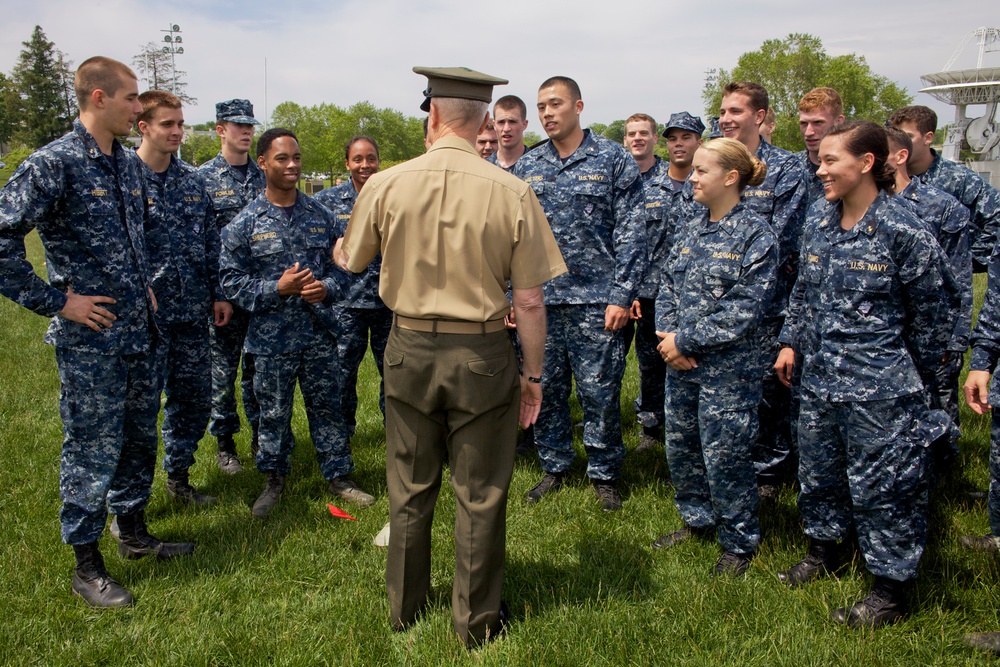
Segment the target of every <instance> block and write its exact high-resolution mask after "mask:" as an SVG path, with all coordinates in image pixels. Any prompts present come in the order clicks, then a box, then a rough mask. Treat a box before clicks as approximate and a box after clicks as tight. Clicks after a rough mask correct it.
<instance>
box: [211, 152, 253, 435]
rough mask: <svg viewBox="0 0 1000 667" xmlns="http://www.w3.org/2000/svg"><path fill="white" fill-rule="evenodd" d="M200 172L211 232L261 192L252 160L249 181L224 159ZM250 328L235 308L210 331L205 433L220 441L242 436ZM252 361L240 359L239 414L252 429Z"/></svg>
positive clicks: (246, 318) (219, 157)
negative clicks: (208, 410) (245, 353)
mask: <svg viewBox="0 0 1000 667" xmlns="http://www.w3.org/2000/svg"><path fill="white" fill-rule="evenodd" d="M198 171H199V172H201V174H202V175H203V176H204V178H205V188H206V190H207V191H208V195H209V196H210V197H211V198H212V208H213V209H214V211H215V226H216V228H217V229H218V230H219V232H220V233H221V232H222V228H223V227H225V226H226V225H228V224H229V223H230V221H232V219H233V218H235V217H236V215H237V214H238V213H239V212H240V211H242V210H243V207H245V206H246V205H247V204H249V203H250V202H252V201H253V200H254V199H256V198H257V196H258V195H260V193H261V192H263V191H264V172H262V171H261V170H260V167H258V166H257V163H256V162H254V161H253V160H252V159H248V160H247V175H246V178H245V179H244V178H243V175H242V174H241V173H240V172H239V171H238V170H237V169H236V168H235V167H232V166H230V164H229V163H228V162H226V158H224V157H223V156H222V154H221V153H220V154H218V155H216V156H215V157H214V158H212V159H211V160H209V161H208V162H206V163H205V164H203V165H201V166H200V167H199V168H198ZM249 322H250V316H249V314H248V313H247V312H246V311H244V310H243V309H241V308H239V307H237V306H234V307H233V317H232V319H231V320H230V321H229V324H227V325H226V326H224V327H215V326H213V327H210V328H209V335H210V338H211V347H212V420H211V422H210V423H209V426H208V431H209V433H211V434H212V435H214V436H216V437H218V436H220V435H233V434H234V433H237V432H239V430H240V416H239V413H238V412H237V411H236V390H235V387H236V376H237V374H238V373H239V368H240V354H241V353H242V351H243V342H244V339H245V338H246V335H247V326H248V325H249ZM253 369H254V364H253V357H252V356H251V357H246V356H244V357H243V377H242V381H241V383H240V385H241V387H242V391H243V411H244V412H245V413H246V416H247V422H248V423H249V424H250V425H251V428H253V426H254V425H255V424H256V423H257V419H258V410H259V409H258V406H257V400H256V398H255V397H254V391H253Z"/></svg>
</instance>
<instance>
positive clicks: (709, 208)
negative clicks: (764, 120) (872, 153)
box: [653, 139, 777, 575]
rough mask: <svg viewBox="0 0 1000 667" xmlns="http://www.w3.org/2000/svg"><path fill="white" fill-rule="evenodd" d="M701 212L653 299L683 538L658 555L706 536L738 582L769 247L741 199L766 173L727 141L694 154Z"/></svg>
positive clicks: (672, 537)
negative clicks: (664, 366)
mask: <svg viewBox="0 0 1000 667" xmlns="http://www.w3.org/2000/svg"><path fill="white" fill-rule="evenodd" d="M692 166H693V169H692V172H691V177H690V179H691V183H692V185H693V186H694V199H695V201H697V202H698V203H700V204H702V205H703V207H704V208H703V209H701V211H700V213H698V215H696V217H694V218H693V219H691V220H689V221H687V222H686V224H685V226H684V228H683V229H682V230H679V232H678V236H677V241H676V242H675V244H674V248H673V250H672V251H671V253H670V256H669V258H668V259H667V264H666V266H665V267H663V271H662V276H661V281H662V282H661V286H660V293H659V296H658V297H657V300H656V314H657V325H658V326H657V329H658V331H657V335H658V336H659V337H660V338H661V339H662V340H661V342H660V344H659V346H658V347H657V349H658V350H659V352H660V355H661V356H662V357H663V360H664V361H665V362H667V364H668V366H669V368H668V369H667V382H666V396H667V398H666V403H665V415H666V429H665V431H666V432H665V440H666V451H667V462H668V464H669V466H670V473H671V476H672V479H673V483H674V489H675V493H674V504H675V505H676V507H677V510H678V512H680V515H681V519H682V520H683V521H684V527H683V528H681V529H680V530H677V531H674V532H672V533H667V534H665V535H662V536H660V537H659V538H658V539H657V540H656V541H655V542H654V543H653V547H654V548H656V549H662V548H666V547H670V546H672V545H674V544H677V543H678V542H681V541H683V540H686V539H688V538H690V537H694V536H703V535H706V534H707V533H709V532H710V531H711V530H712V529H713V528H714V529H716V531H717V534H718V540H719V542H720V544H721V545H722V548H723V549H724V550H725V551H724V553H723V554H722V556H721V557H720V558H719V560H718V562H717V563H716V564H715V573H716V574H732V575H739V574H743V573H744V572H745V571H746V569H747V568H748V567H749V565H750V561H751V559H752V558H753V556H754V553H755V552H756V550H757V546H758V544H759V543H760V522H759V521H758V518H757V504H758V496H757V483H756V478H755V475H754V466H753V461H752V459H751V449H752V447H753V444H754V442H756V440H757V430H758V423H757V404H758V403H759V402H760V398H761V384H762V378H763V366H762V364H763V359H762V357H761V354H760V351H759V345H758V341H757V335H756V334H757V328H758V326H759V324H760V322H761V320H762V318H763V315H764V306H765V304H767V303H768V302H769V300H770V298H771V291H772V290H773V289H774V283H775V273H776V271H777V242H776V240H775V237H774V234H772V232H771V229H770V227H769V226H768V224H767V223H766V222H765V221H764V219H763V218H761V217H760V216H758V215H757V214H756V213H754V212H753V211H751V210H750V209H749V207H747V206H746V205H745V204H744V202H743V199H742V193H743V190H744V189H745V188H746V187H747V186H748V185H759V184H760V183H762V182H763V180H764V175H765V173H766V171H767V167H766V166H765V165H764V164H763V163H762V162H761V161H759V160H758V159H757V158H755V157H753V156H752V155H750V153H749V151H748V150H747V149H746V147H745V146H744V145H743V144H742V143H740V142H738V141H735V140H733V139H713V140H710V141H707V142H705V143H704V144H703V145H702V146H701V147H700V148H699V149H698V151H697V152H696V153H695V155H694V162H693V165H692Z"/></svg>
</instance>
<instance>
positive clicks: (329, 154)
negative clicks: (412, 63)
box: [271, 102, 424, 173]
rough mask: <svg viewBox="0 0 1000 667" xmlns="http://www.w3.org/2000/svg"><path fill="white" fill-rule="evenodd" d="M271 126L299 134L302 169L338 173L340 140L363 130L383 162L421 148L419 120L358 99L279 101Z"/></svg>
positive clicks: (414, 153) (341, 151) (341, 153)
mask: <svg viewBox="0 0 1000 667" xmlns="http://www.w3.org/2000/svg"><path fill="white" fill-rule="evenodd" d="M271 124H272V125H273V126H274V127H285V128H288V129H290V130H292V131H293V132H295V134H296V135H297V136H298V138H299V144H300V145H301V147H302V171H303V172H305V173H309V172H313V171H320V172H325V171H331V172H333V173H339V172H342V171H343V167H344V144H345V143H347V141H348V140H349V139H350V138H351V137H353V136H354V135H356V134H366V135H368V136H370V137H372V138H373V139H375V141H377V142H378V145H379V154H380V156H381V158H382V161H383V162H384V163H387V164H388V163H395V162H402V161H403V160H409V159H410V158H413V157H416V156H417V155H420V154H422V153H423V152H424V130H423V121H422V119H420V118H416V117H408V116H404V115H403V114H402V113H400V112H398V111H396V110H394V109H379V108H376V107H375V106H374V105H372V104H371V103H370V102H358V103H356V104H354V105H352V106H351V107H349V108H347V109H343V108H341V107H338V106H337V105H335V104H320V105H318V106H314V107H303V106H301V105H299V104H296V103H295V102H282V103H281V104H279V105H278V106H277V107H275V109H274V112H273V113H272V115H271Z"/></svg>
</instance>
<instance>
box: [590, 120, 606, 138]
mask: <svg viewBox="0 0 1000 667" xmlns="http://www.w3.org/2000/svg"><path fill="white" fill-rule="evenodd" d="M587 129H588V130H590V131H591V132H593V133H594V134H599V135H601V136H602V137H603V136H604V132H605V131H606V130H607V129H608V126H607V125H606V124H604V123H591V124H590V125H588V126H587Z"/></svg>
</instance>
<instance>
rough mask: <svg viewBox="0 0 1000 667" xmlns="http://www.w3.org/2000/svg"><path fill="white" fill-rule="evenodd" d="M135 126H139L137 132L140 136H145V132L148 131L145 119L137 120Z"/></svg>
mask: <svg viewBox="0 0 1000 667" xmlns="http://www.w3.org/2000/svg"><path fill="white" fill-rule="evenodd" d="M136 127H138V128H139V134H141V135H142V136H146V132H148V131H149V123H147V122H146V121H144V120H140V121H139V122H138V123H137V124H136Z"/></svg>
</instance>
